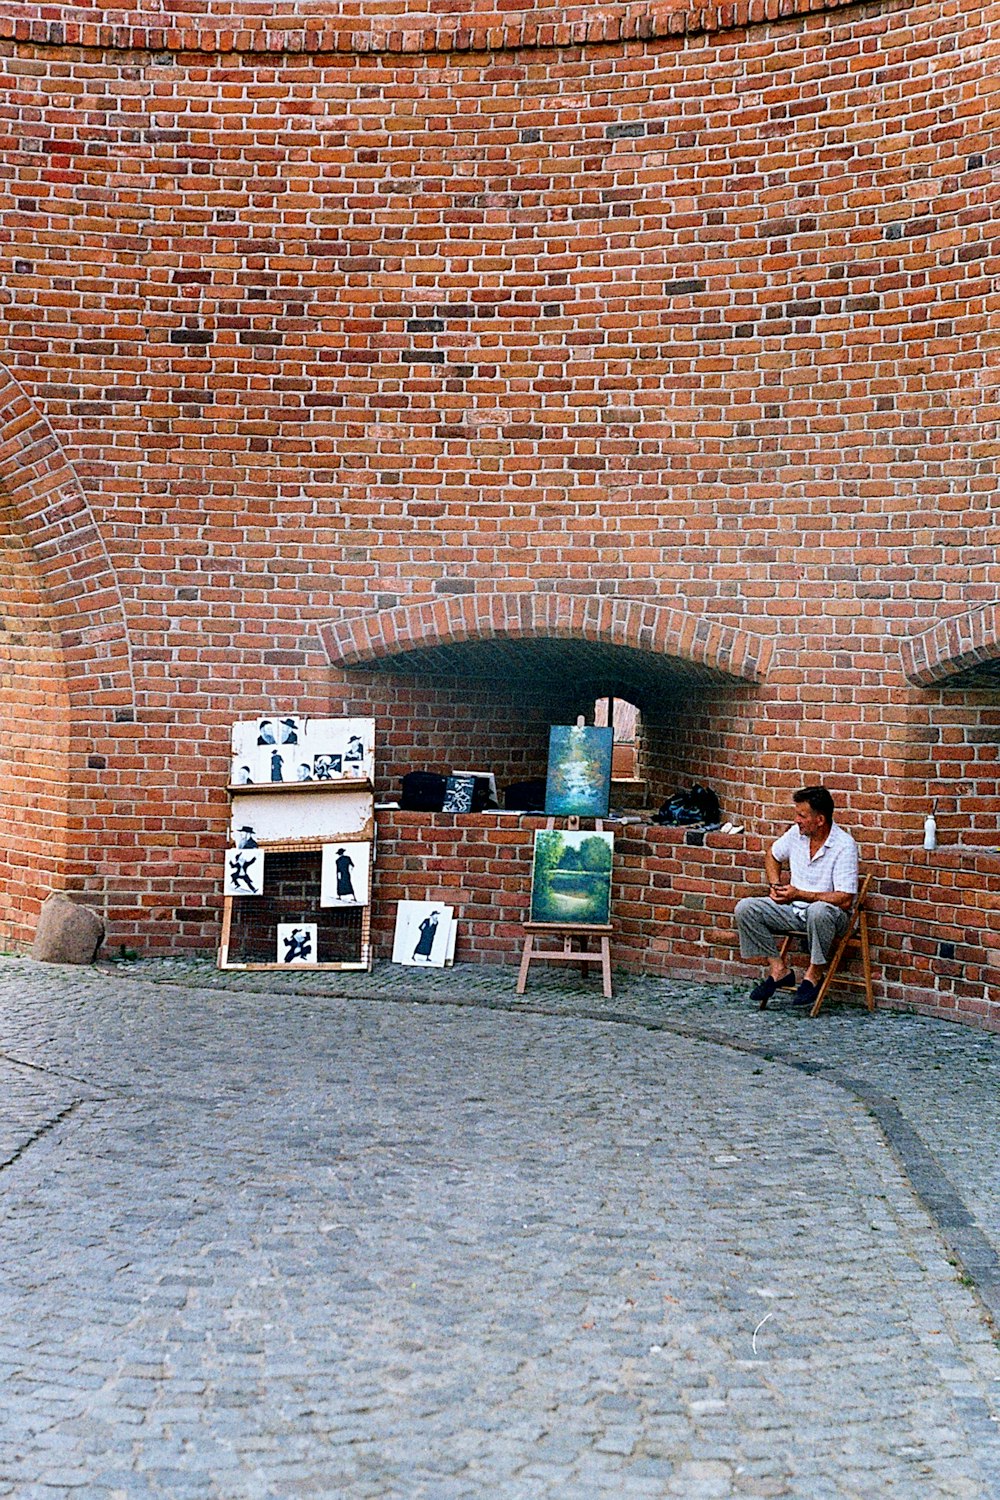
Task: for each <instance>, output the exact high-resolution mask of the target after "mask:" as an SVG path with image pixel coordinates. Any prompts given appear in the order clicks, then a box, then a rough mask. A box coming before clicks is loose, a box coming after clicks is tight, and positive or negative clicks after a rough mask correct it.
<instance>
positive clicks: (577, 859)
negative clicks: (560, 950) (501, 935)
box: [531, 828, 615, 927]
mask: <svg viewBox="0 0 1000 1500" xmlns="http://www.w3.org/2000/svg"><path fill="white" fill-rule="evenodd" d="M614 846H615V836H614V834H613V833H576V832H574V833H563V832H561V831H560V830H558V829H541V828H540V829H538V831H537V832H536V834H535V856H534V864H533V866H532V871H531V920H532V921H533V922H563V923H566V924H567V925H568V924H572V923H577V922H579V923H584V924H586V925H587V926H597V927H601V926H606V925H607V923H608V922H610V920H611V863H612V857H613V853H614Z"/></svg>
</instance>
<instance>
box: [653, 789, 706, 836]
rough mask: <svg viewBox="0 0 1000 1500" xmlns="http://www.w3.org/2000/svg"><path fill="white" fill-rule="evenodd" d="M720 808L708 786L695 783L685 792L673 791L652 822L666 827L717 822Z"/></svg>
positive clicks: (687, 826)
mask: <svg viewBox="0 0 1000 1500" xmlns="http://www.w3.org/2000/svg"><path fill="white" fill-rule="evenodd" d="M721 819H722V808H721V806H720V804H719V799H718V797H717V796H716V795H715V793H714V792H713V791H712V790H711V788H710V787H707V786H700V785H699V784H698V783H695V785H694V786H691V787H688V789H687V791H686V792H675V793H674V795H673V796H672V797H670V798H669V799H668V800H667V801H666V802H664V804H663V806H662V807H661V808H660V810H659V812H658V813H657V814H656V817H655V818H654V819H653V822H654V823H662V824H665V825H666V826H667V827H668V828H689V827H691V826H692V825H693V824H695V823H709V824H711V823H719V822H720V821H721Z"/></svg>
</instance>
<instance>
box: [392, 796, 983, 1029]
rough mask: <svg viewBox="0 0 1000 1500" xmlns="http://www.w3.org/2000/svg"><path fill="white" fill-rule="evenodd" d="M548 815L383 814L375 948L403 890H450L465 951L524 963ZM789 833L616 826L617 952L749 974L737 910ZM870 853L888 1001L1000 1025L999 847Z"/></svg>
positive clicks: (409, 895)
mask: <svg viewBox="0 0 1000 1500" xmlns="http://www.w3.org/2000/svg"><path fill="white" fill-rule="evenodd" d="M787 821H791V820H790V819H788V820H787ZM543 826H544V820H543V819H540V818H525V819H523V820H519V821H518V822H516V823H512V822H511V821H510V820H509V819H505V818H498V817H496V816H495V815H490V814H487V813H483V814H479V815H476V816H466V817H457V816H454V815H450V814H446V813H439V814H435V815H434V816H433V817H427V816H425V815H422V814H418V813H404V812H380V813H379V815H378V829H379V857H378V863H377V865H376V866H375V871H374V890H373V899H374V901H375V906H374V908H373V941H374V944H375V951H376V955H377V956H378V957H381V958H387V957H388V955H389V954H390V952H391V948H392V926H393V921H394V916H395V903H396V902H397V901H400V900H410V901H420V900H428V901H440V902H447V903H449V904H452V905H454V906H455V910H456V916H457V917H458V919H459V923H460V926H459V937H458V944H457V949H456V958H457V960H458V961H459V962H472V963H482V962H489V963H506V964H509V965H511V966H512V968H513V966H514V965H515V964H516V961H517V958H518V954H519V950H520V945H521V943H522V941H523V936H524V934H523V931H522V928H521V923H522V922H523V921H524V920H525V918H526V916H527V914H528V909H529V905H530V893H531V850H532V841H533V830H534V829H535V828H539V827H543ZM780 831H781V825H780V824H779V825H776V826H775V827H774V828H773V829H771V830H769V833H768V836H767V838H761V837H760V836H759V835H728V834H722V833H709V834H705V835H704V843H703V845H701V846H700V847H699V846H692V845H691V844H689V843H688V842H687V840H688V837H689V835H688V834H687V833H686V832H685V831H684V830H683V829H675V828H658V827H655V826H650V825H638V824H628V825H624V826H622V827H618V828H617V829H615V864H614V879H613V888H612V901H613V910H612V916H613V920H614V923H615V928H616V933H615V938H614V945H613V957H614V961H615V962H616V963H619V964H622V965H623V966H625V967H627V968H631V969H634V970H637V971H640V972H645V973H653V974H656V973H661V974H669V975H673V976H675V977H680V978H691V979H698V978H719V979H726V980H730V981H732V980H739V979H743V978H745V979H747V981H749V979H750V977H751V976H753V975H754V974H755V966H754V965H752V964H746V963H743V962H741V961H740V959H739V956H738V948H737V944H736V935H735V932H734V929H733V917H732V914H733V909H734V907H735V905H736V902H737V901H738V900H739V899H740V897H741V896H745V895H752V894H756V893H759V892H762V890H763V878H762V872H763V855H764V849H765V847H766V844H767V843H768V842H770V838H771V836H772V835H773V836H774V837H776V836H777V834H778V833H779V832H780ZM861 853H862V862H863V869H864V870H866V871H868V870H870V871H871V872H872V875H873V887H874V888H873V893H872V897H871V902H870V922H871V936H872V961H873V965H874V971H875V980H876V985H875V988H876V1000H877V1002H878V1003H879V1004H886V1003H888V1004H891V1005H894V1006H896V1007H898V1008H901V1009H905V1008H913V1009H918V1010H921V1011H924V1012H927V1013H930V1014H934V1015H939V1016H942V1017H944V1018H946V1019H952V1020H954V1019H965V1020H971V1021H973V1022H975V1024H977V1025H981V1026H983V1027H985V1028H987V1029H989V1030H1000V992H998V988H997V987H998V985H1000V943H998V939H997V915H998V912H1000V882H998V877H1000V850H995V851H993V852H991V853H973V852H971V851H960V850H957V849H948V850H945V849H941V850H937V851H936V852H934V853H926V852H925V851H924V850H922V849H920V850H913V849H898V850H896V849H885V848H882V849H876V848H874V847H872V846H868V847H866V846H864V845H863V846H862V851H861ZM759 967H760V966H759V965H758V966H756V970H759ZM852 972H857V971H856V970H853V971H852ZM513 982H514V981H513V974H512V978H511V986H512V988H513ZM834 994H835V996H840V998H841V999H843V998H844V995H845V992H844V991H842V990H839V989H838V990H837V991H835V992H834ZM847 998H850V997H849V996H848V997H847ZM856 998H857V997H856Z"/></svg>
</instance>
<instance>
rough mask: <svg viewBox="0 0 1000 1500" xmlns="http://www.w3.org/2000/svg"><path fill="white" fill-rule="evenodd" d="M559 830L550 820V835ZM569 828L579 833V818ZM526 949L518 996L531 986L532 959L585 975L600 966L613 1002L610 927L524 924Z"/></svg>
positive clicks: (597, 825)
mask: <svg viewBox="0 0 1000 1500" xmlns="http://www.w3.org/2000/svg"><path fill="white" fill-rule="evenodd" d="M555 826H556V820H555V818H549V819H548V820H547V821H546V824H545V827H546V829H547V830H548V831H549V832H551V831H552V830H553V829H554V828H555ZM566 826H567V828H568V829H569V831H570V832H572V833H576V832H578V831H579V828H580V819H579V818H567V820H566ZM594 829H595V831H596V832H597V833H603V832H604V820H603V818H597V819H595V822H594ZM522 925H523V927H524V947H523V948H522V950H521V967H520V969H519V970H518V975H517V994H519V995H523V994H524V991H525V988H526V986H527V983H528V968H529V966H530V964H531V961H532V959H535V958H538V959H541V960H543V962H545V963H550V964H579V965H580V968H581V970H582V971H583V973H586V972H587V968H588V966H589V965H590V964H600V966H601V979H602V982H603V989H604V998H605V1000H610V999H611V931H612V928H611V923H610V922H609V923H608V924H607V925H606V926H605V925H603V924H602V925H601V926H595V925H594V924H592V923H586V922H525V923H523V924H522ZM553 938H554V939H556V940H557V941H558V940H560V939H561V941H562V947H561V948H556V949H552V948H541V947H539V946H538V943H539V942H540V941H544V940H545V939H553ZM589 938H599V939H600V945H599V948H598V951H597V952H596V953H591V952H590V951H589V950H588V949H587V946H586V944H587V940H588V939H589ZM576 940H579V941H580V944H581V946H580V947H579V948H574V947H573V943H574V941H576Z"/></svg>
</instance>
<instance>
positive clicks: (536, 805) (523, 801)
mask: <svg viewBox="0 0 1000 1500" xmlns="http://www.w3.org/2000/svg"><path fill="white" fill-rule="evenodd" d="M503 805H504V807H505V808H507V810H508V812H544V811H545V777H544V776H537V777H535V779H534V780H533V781H515V782H514V784H513V786H509V787H508V788H507V790H506V791H505V792H504V794H503Z"/></svg>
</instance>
